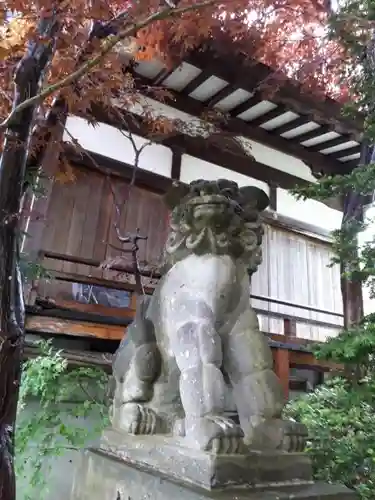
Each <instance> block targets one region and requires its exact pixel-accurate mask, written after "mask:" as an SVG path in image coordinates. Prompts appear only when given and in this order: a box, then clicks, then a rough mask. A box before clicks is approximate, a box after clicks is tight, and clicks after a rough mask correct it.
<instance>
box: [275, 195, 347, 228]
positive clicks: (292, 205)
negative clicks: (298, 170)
mask: <svg viewBox="0 0 375 500" xmlns="http://www.w3.org/2000/svg"><path fill="white" fill-rule="evenodd" d="M277 213H279V214H280V215H285V216H287V217H292V218H293V219H297V220H299V221H301V222H306V223H308V224H312V225H314V226H317V227H320V228H322V229H325V230H327V231H333V230H334V229H339V228H340V226H341V219H342V213H341V212H340V211H339V210H334V209H333V208H330V207H327V205H324V203H321V202H319V201H316V200H297V199H296V198H295V197H294V196H292V195H291V194H290V193H289V192H288V191H287V190H286V189H282V188H277Z"/></svg>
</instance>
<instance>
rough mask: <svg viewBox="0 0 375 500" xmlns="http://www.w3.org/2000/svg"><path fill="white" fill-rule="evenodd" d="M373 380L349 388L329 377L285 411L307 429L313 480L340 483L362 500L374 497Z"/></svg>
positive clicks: (369, 379) (374, 405)
mask: <svg viewBox="0 0 375 500" xmlns="http://www.w3.org/2000/svg"><path fill="white" fill-rule="evenodd" d="M374 408H375V380H374V379H373V378H367V379H365V380H363V384H360V385H359V386H356V387H354V386H353V385H351V384H350V383H349V382H347V381H346V380H344V379H340V378H338V379H334V380H332V381H330V382H328V383H326V384H324V385H322V386H320V387H319V388H318V389H317V390H315V392H313V393H311V394H306V395H305V396H303V397H302V398H300V399H298V400H296V401H292V402H290V403H289V404H288V406H287V407H286V409H285V416H286V417H288V418H293V419H295V420H297V421H299V422H302V423H304V424H305V425H306V426H307V428H308V430H309V442H308V447H307V452H308V453H309V454H310V456H311V458H312V461H313V467H314V476H315V478H316V479H317V480H322V481H328V482H340V483H343V484H345V485H346V486H348V487H349V488H353V489H355V490H356V491H357V492H358V493H359V495H360V498H361V499H362V500H373V499H374V498H375V426H374Z"/></svg>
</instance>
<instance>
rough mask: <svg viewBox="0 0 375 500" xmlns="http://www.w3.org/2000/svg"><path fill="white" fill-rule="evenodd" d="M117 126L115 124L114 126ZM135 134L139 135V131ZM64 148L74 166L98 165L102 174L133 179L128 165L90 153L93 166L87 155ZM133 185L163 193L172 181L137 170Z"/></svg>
mask: <svg viewBox="0 0 375 500" xmlns="http://www.w3.org/2000/svg"><path fill="white" fill-rule="evenodd" d="M101 118H102V120H101V121H103V122H104V123H108V124H112V125H115V122H114V121H113V120H110V119H108V117H106V118H105V119H104V117H103V116H102V117H101ZM118 125H119V124H116V125H115V126H118ZM122 126H123V124H122ZM137 132H138V133H139V130H138V131H137ZM64 147H65V152H66V154H67V155H68V156H69V159H70V160H71V162H72V163H75V164H76V165H82V166H84V167H86V168H90V169H93V168H94V169H96V168H97V167H96V165H98V166H99V167H101V171H102V172H103V173H104V174H107V173H112V174H117V175H118V176H119V177H121V178H122V179H125V180H127V181H131V179H132V177H133V171H134V166H133V165H130V164H129V163H125V162H122V161H118V160H114V159H113V158H109V157H108V156H103V155H100V154H98V153H92V152H90V157H91V158H93V159H94V160H95V164H93V162H92V160H91V158H89V157H88V156H87V155H82V154H81V153H77V151H76V149H75V148H72V147H71V146H69V145H65V146H64ZM135 184H136V185H137V186H139V187H146V188H147V189H149V190H150V191H153V192H155V193H165V192H166V191H167V190H168V189H169V188H170V187H171V185H172V179H168V178H167V177H164V176H162V175H158V174H155V173H153V172H148V171H147V170H143V169H142V168H139V169H138V170H137V175H136V178H135Z"/></svg>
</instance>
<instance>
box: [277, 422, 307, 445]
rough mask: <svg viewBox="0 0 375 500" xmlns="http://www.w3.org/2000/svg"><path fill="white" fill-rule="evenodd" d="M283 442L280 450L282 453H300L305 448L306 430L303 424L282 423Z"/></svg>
mask: <svg viewBox="0 0 375 500" xmlns="http://www.w3.org/2000/svg"><path fill="white" fill-rule="evenodd" d="M283 428H284V433H283V440H282V443H281V446H280V448H281V449H282V450H283V451H289V452H302V451H304V449H305V447H306V442H307V437H308V434H307V429H306V427H305V426H304V425H303V424H300V423H298V422H292V421H283Z"/></svg>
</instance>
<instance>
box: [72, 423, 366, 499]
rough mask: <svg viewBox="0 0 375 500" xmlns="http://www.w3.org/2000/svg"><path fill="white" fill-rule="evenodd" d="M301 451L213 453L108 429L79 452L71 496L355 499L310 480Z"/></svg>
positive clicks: (337, 488)
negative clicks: (96, 442)
mask: <svg viewBox="0 0 375 500" xmlns="http://www.w3.org/2000/svg"><path fill="white" fill-rule="evenodd" d="M310 478H311V466H310V463H309V460H308V458H307V457H306V456H305V455H303V454H300V453H295V454H287V453H275V452H274V453H260V452H259V453H251V454H249V455H246V456H244V455H239V456H236V455H212V454H208V453H203V452H199V451H196V450H191V449H189V448H186V447H184V446H182V445H181V443H179V442H178V441H176V439H173V438H168V437H162V436H154V437H150V436H144V437H143V436H141V437H139V436H130V435H123V434H120V433H117V432H116V431H112V430H110V431H106V433H105V434H104V436H103V439H102V442H101V444H100V446H99V447H98V448H95V449H91V450H88V451H86V452H85V453H84V454H83V455H82V459H81V465H80V467H79V469H78V470H77V472H76V477H75V480H74V487H73V494H72V499H71V500H147V499H152V500H205V499H215V500H230V499H231V500H245V499H248V500H287V499H289V500H291V499H293V500H318V499H319V500H354V499H356V498H358V497H357V496H356V495H355V494H354V493H353V492H351V491H350V490H348V489H347V488H344V487H341V486H333V485H325V484H314V483H313V482H312V481H311V480H310Z"/></svg>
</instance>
